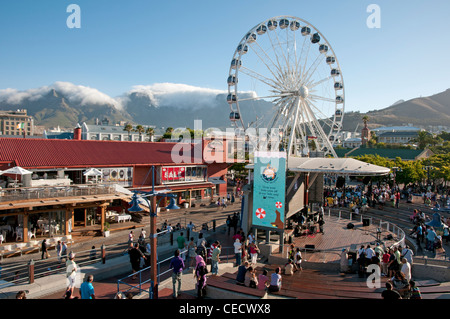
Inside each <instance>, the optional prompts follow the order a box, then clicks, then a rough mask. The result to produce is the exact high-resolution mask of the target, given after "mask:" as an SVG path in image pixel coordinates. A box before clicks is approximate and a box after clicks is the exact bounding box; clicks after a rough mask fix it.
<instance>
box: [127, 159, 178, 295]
mask: <svg viewBox="0 0 450 319" xmlns="http://www.w3.org/2000/svg"><path fill="white" fill-rule="evenodd" d="M167 191H169V190H165V192H167ZM133 192H134V194H133V197H132V199H131V202H130V205H131V207H130V208H129V209H128V211H129V212H140V211H143V209H142V208H141V207H140V206H139V200H138V194H141V198H143V199H145V200H146V201H147V204H148V207H149V210H150V248H151V255H150V280H151V283H152V288H151V293H150V298H151V299H153V298H154V299H158V267H157V266H156V264H157V251H156V246H157V245H156V239H157V237H158V234H157V231H156V217H157V208H158V205H159V202H160V201H161V200H162V199H163V198H165V197H169V198H170V204H169V206H167V207H166V208H167V209H180V207H178V206H177V205H176V204H175V199H174V198H175V197H176V195H175V194H169V193H165V192H155V166H152V191H151V192H145V191H141V190H135V191H133ZM157 196H159V197H161V198H160V200H159V201H158V202H156V197H157ZM148 197H150V198H151V203H150V202H149V200H148Z"/></svg>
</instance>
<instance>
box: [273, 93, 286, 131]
mask: <svg viewBox="0 0 450 319" xmlns="http://www.w3.org/2000/svg"><path fill="white" fill-rule="evenodd" d="M287 101H288V98H286V97H285V98H282V99H280V100H279V101H278V102H277V103H275V108H274V109H275V110H274V112H273V113H274V115H273V117H272V119H271V121H270V122H269V123H268V124H269V128H272V127H274V126H275V124H276V123H277V122H278V120H279V118H280V116H284V117H286V115H285V113H286V111H288V109H287V108H286V103H287Z"/></svg>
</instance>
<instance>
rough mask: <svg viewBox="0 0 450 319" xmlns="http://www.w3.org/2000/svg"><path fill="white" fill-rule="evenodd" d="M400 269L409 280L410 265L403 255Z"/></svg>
mask: <svg viewBox="0 0 450 319" xmlns="http://www.w3.org/2000/svg"><path fill="white" fill-rule="evenodd" d="M400 271H401V272H402V273H403V274H404V275H405V278H406V280H408V281H411V265H410V263H409V262H408V260H407V259H406V258H405V257H403V258H402V268H401V269H400Z"/></svg>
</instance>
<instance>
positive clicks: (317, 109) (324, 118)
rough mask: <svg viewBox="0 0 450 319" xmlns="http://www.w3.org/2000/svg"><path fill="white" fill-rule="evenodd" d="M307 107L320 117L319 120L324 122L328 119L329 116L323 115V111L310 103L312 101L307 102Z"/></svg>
mask: <svg viewBox="0 0 450 319" xmlns="http://www.w3.org/2000/svg"><path fill="white" fill-rule="evenodd" d="M308 105H309V106H310V107H312V108H313V109H314V110H315V111H316V113H317V114H318V115H320V120H323V121H326V120H327V119H330V117H331V116H327V115H326V114H325V113H323V111H322V110H321V109H320V108H319V107H317V106H316V105H315V104H314V103H312V101H308Z"/></svg>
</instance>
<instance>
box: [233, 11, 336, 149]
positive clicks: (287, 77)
mask: <svg viewBox="0 0 450 319" xmlns="http://www.w3.org/2000/svg"><path fill="white" fill-rule="evenodd" d="M227 83H228V95H227V102H228V104H229V106H230V109H231V113H230V120H231V122H232V124H233V125H234V126H235V128H236V131H239V132H241V133H242V132H246V131H247V130H248V129H249V128H261V127H264V128H267V131H268V132H273V131H277V132H279V133H278V134H279V136H280V141H281V143H282V144H281V145H284V146H283V148H284V149H286V150H289V154H294V155H296V154H299V153H306V152H308V151H309V150H312V149H315V150H317V151H320V152H323V153H324V155H328V154H329V155H332V156H334V157H337V155H336V153H335V151H334V149H333V144H334V143H335V142H336V141H337V138H338V133H339V131H340V129H341V127H342V121H343V117H344V104H345V103H344V101H345V97H344V80H343V77H342V72H341V69H340V66H339V62H338V60H337V57H336V54H335V53H334V51H333V49H332V47H331V45H330V43H329V42H328V41H327V40H326V39H325V37H324V36H323V34H322V33H320V31H319V30H318V29H317V28H315V27H314V26H313V25H311V24H310V23H309V22H307V21H305V20H302V19H300V18H297V17H293V16H278V17H274V18H271V19H268V20H266V21H264V22H262V23H259V24H258V25H256V26H255V27H253V28H252V29H250V31H248V32H247V33H246V35H245V36H244V37H243V38H242V40H241V41H240V42H239V44H238V46H237V48H236V50H235V52H234V55H233V59H232V61H231V65H230V69H229V75H228V80H227Z"/></svg>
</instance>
